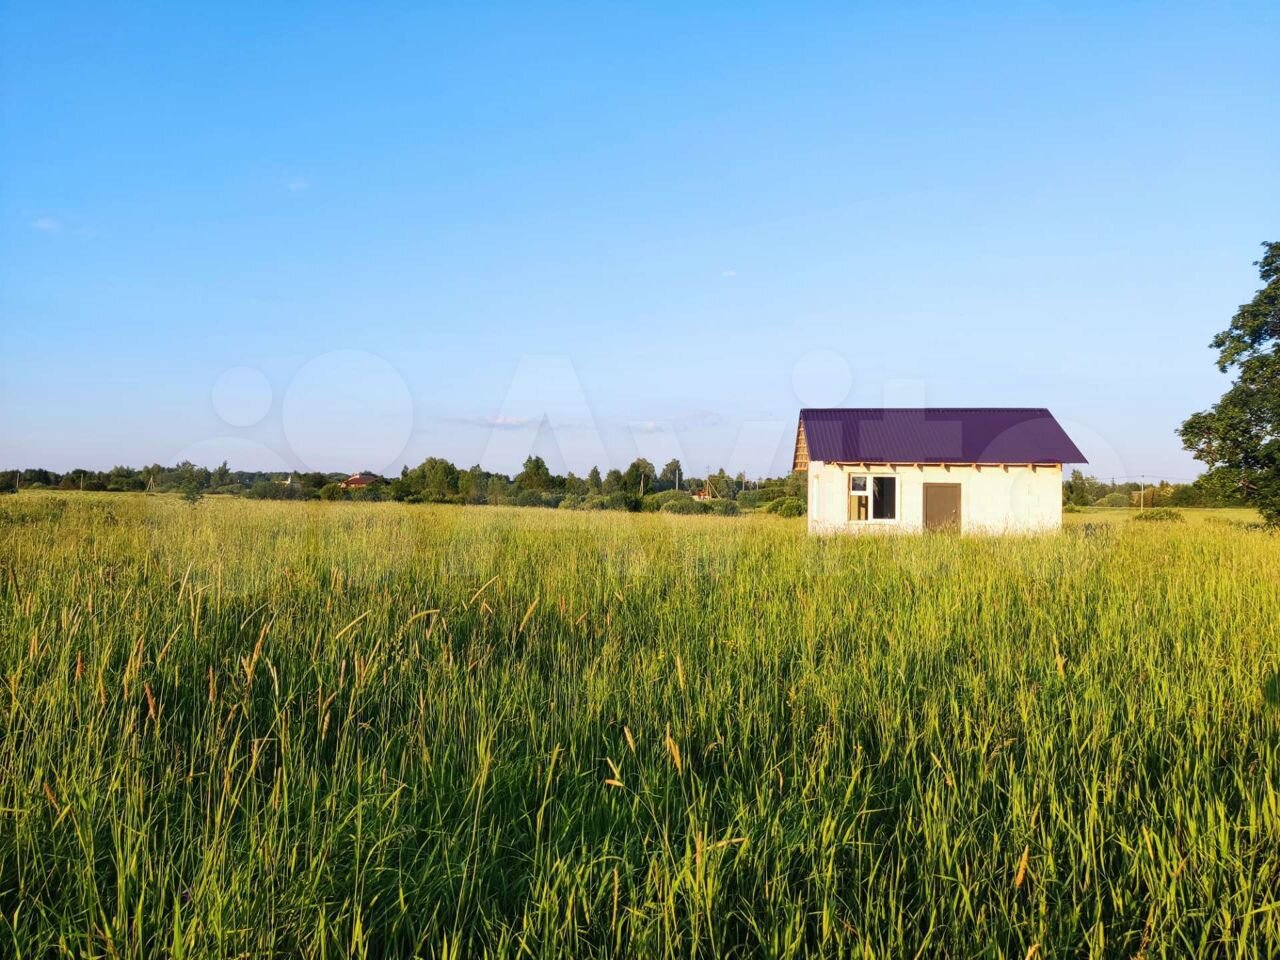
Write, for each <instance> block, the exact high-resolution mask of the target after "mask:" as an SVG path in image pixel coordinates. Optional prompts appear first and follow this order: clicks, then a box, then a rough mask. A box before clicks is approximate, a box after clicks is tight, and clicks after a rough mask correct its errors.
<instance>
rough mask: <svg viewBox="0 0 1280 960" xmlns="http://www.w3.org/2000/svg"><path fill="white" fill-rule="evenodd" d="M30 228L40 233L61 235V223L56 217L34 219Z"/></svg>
mask: <svg viewBox="0 0 1280 960" xmlns="http://www.w3.org/2000/svg"><path fill="white" fill-rule="evenodd" d="M31 226H32V227H33V228H35V229H36V230H39V231H40V232H41V233H61V232H62V227H63V223H62V221H61V220H59V219H58V218H57V217H36V218H35V219H34V220H32V221H31Z"/></svg>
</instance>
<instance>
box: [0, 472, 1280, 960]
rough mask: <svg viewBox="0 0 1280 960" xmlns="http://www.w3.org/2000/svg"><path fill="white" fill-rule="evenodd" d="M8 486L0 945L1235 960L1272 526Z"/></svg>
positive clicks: (1258, 926)
mask: <svg viewBox="0 0 1280 960" xmlns="http://www.w3.org/2000/svg"><path fill="white" fill-rule="evenodd" d="M1107 513H1108V514H1109V516H1107V517H1105V518H1102V519H1099V518H1098V517H1096V516H1094V515H1093V514H1092V513H1084V514H1073V515H1070V516H1069V517H1068V521H1069V525H1068V529H1067V530H1066V531H1065V532H1064V533H1063V534H1061V535H1056V536H1050V537H1043V538H1020V539H1007V540H1001V539H979V538H974V539H955V538H949V537H931V538H901V539H898V538H882V537H875V538H847V539H837V540H811V539H809V538H807V537H806V536H805V535H804V532H803V521H788V520H779V519H776V518H772V517H759V518H754V517H743V518H737V519H721V518H696V517H668V516H663V515H620V514H582V513H569V514H567V515H566V512H565V511H549V510H531V509H530V510H511V509H501V508H452V507H439V508H431V507H409V506H404V505H397V504H370V505H355V504H336V505H325V504H272V503H250V502H240V501H234V500H223V499H220V498H209V499H206V500H205V501H204V502H203V503H201V504H199V505H198V506H197V507H194V508H192V507H189V506H187V505H185V504H183V503H181V502H179V501H178V500H176V499H170V498H164V497H145V496H141V495H102V496H95V495H91V494H78V495H76V494H73V495H68V496H59V495H51V494H46V495H38V494H19V495H16V496H10V497H7V498H5V499H4V500H2V501H0V563H2V564H3V569H2V570H0V630H2V633H0V671H2V673H3V693H2V694H0V913H2V916H0V955H13V956H18V957H47V956H57V955H70V956H111V957H138V956H173V957H201V958H202V957H222V956H243V957H262V956H308V957H344V956H407V955H414V954H418V955H422V956H438V957H446V956H448V957H477V956H481V955H492V956H517V955H524V956H530V957H545V956H563V957H590V956H669V957H676V956H680V957H690V956H722V955H724V956H728V955H732V956H743V957H747V956H751V957H754V956H779V957H784V956H785V957H791V956H806V955H830V956H837V955H843V956H883V957H910V956H925V957H930V956H962V957H970V956H1008V957H1016V958H1019V960H1022V958H1026V957H1029V956H1033V955H1034V956H1040V957H1078V956H1117V957H1134V956H1146V957H1158V956H1165V957H1175V956H1176V957H1181V956H1215V957H1217V956H1223V957H1226V956H1230V957H1236V956H1267V955H1275V953H1276V951H1277V950H1280V707H1277V706H1274V705H1272V702H1271V701H1275V700H1277V699H1280V691H1277V689H1276V687H1277V686H1280V680H1278V679H1277V678H1276V677H1277V671H1280V539H1277V538H1275V537H1274V536H1272V535H1270V534H1267V533H1265V532H1261V531H1259V530H1256V529H1250V528H1249V527H1248V526H1247V516H1245V515H1243V514H1242V515H1237V516H1232V515H1230V514H1225V513H1221V512H1213V513H1212V514H1203V515H1195V516H1194V517H1193V522H1188V523H1184V524H1140V523H1133V522H1125V518H1124V517H1122V516H1120V515H1118V514H1117V513H1116V512H1113V511H1107Z"/></svg>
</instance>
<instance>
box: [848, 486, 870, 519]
mask: <svg viewBox="0 0 1280 960" xmlns="http://www.w3.org/2000/svg"><path fill="white" fill-rule="evenodd" d="M870 493H871V491H869V490H868V489H867V478H866V477H850V478H849V519H850V520H851V521H852V520H866V519H867V518H868V517H869V516H870V515H871V510H870V508H871V503H870V501H871V496H870Z"/></svg>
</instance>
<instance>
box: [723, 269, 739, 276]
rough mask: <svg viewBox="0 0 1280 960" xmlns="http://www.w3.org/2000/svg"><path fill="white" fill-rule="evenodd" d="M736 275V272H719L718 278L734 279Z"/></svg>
mask: <svg viewBox="0 0 1280 960" xmlns="http://www.w3.org/2000/svg"><path fill="white" fill-rule="evenodd" d="M737 275H738V271H737V270H721V271H720V276H722V277H736V276H737Z"/></svg>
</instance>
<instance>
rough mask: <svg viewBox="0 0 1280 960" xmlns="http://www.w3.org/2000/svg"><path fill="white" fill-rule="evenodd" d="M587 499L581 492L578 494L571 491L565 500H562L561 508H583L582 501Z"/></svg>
mask: <svg viewBox="0 0 1280 960" xmlns="http://www.w3.org/2000/svg"><path fill="white" fill-rule="evenodd" d="M585 499H587V498H586V497H583V496H580V495H579V494H576V493H571V494H569V495H568V496H566V497H565V498H564V499H563V500H561V501H560V509H561V510H581V509H582V501H583V500H585Z"/></svg>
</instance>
